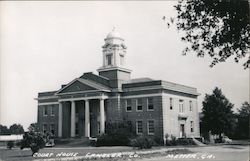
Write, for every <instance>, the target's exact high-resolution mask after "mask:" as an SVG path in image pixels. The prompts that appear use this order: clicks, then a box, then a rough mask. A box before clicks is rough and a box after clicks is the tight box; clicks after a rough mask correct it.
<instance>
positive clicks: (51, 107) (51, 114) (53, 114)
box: [49, 106, 55, 116]
mask: <svg viewBox="0 0 250 161" xmlns="http://www.w3.org/2000/svg"><path fill="white" fill-rule="evenodd" d="M49 107H50V116H55V111H54V113H52V111H53V110H52V109H54V107H53V106H49ZM54 110H55V109H54Z"/></svg>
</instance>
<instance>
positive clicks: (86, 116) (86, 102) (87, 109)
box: [85, 100, 90, 137]
mask: <svg viewBox="0 0 250 161" xmlns="http://www.w3.org/2000/svg"><path fill="white" fill-rule="evenodd" d="M85 137H90V121H89V100H85Z"/></svg>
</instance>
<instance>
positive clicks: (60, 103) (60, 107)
mask: <svg viewBox="0 0 250 161" xmlns="http://www.w3.org/2000/svg"><path fill="white" fill-rule="evenodd" d="M58 137H62V102H59V109H58Z"/></svg>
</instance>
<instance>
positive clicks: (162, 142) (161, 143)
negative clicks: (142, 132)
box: [154, 136, 164, 146]
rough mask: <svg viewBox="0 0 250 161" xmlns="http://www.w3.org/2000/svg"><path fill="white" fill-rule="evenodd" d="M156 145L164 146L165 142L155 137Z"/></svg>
mask: <svg viewBox="0 0 250 161" xmlns="http://www.w3.org/2000/svg"><path fill="white" fill-rule="evenodd" d="M154 143H155V144H154V145H156V146H159V145H164V140H163V139H162V138H161V137H158V136H155V137H154Z"/></svg>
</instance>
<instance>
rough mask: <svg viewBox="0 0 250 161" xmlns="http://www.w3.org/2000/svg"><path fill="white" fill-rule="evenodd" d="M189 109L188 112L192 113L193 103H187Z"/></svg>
mask: <svg viewBox="0 0 250 161" xmlns="http://www.w3.org/2000/svg"><path fill="white" fill-rule="evenodd" d="M189 109H190V111H193V102H192V101H189Z"/></svg>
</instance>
